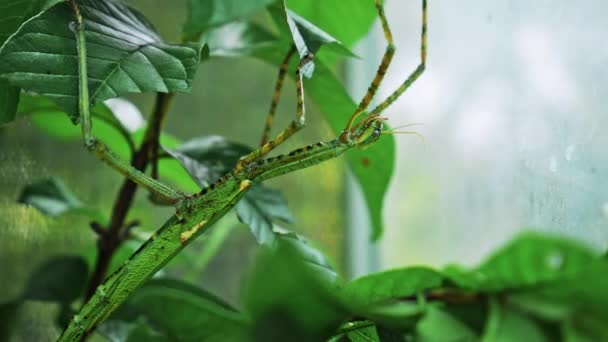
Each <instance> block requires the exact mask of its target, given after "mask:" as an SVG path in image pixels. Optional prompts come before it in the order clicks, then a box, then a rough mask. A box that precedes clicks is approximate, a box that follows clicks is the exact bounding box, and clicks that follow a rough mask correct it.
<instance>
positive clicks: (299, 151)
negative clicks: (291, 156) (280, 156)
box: [296, 147, 304, 153]
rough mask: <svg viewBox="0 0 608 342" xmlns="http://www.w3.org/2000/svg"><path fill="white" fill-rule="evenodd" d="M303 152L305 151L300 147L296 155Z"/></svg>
mask: <svg viewBox="0 0 608 342" xmlns="http://www.w3.org/2000/svg"><path fill="white" fill-rule="evenodd" d="M302 152H304V149H303V148H301V147H300V148H299V149H297V150H296V153H302Z"/></svg>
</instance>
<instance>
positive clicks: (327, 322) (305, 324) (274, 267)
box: [244, 239, 348, 341]
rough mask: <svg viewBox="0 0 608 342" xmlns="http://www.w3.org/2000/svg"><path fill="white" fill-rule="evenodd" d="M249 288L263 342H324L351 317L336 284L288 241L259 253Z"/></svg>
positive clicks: (257, 336)
mask: <svg viewBox="0 0 608 342" xmlns="http://www.w3.org/2000/svg"><path fill="white" fill-rule="evenodd" d="M247 284H248V285H247V287H246V291H245V300H244V303H245V307H246V309H247V312H248V313H249V315H250V317H251V318H252V320H253V325H254V327H253V329H254V330H253V334H254V335H253V336H254V337H255V339H256V340H258V341H322V340H325V339H327V338H329V337H330V336H331V334H332V332H333V331H335V329H336V328H337V327H338V326H339V325H340V322H341V321H342V320H343V319H345V318H346V317H347V314H348V313H347V311H346V309H345V307H344V305H343V304H341V303H340V301H339V299H338V298H337V297H336V296H335V295H334V294H333V293H332V291H331V290H330V287H331V286H332V284H330V283H327V281H326V280H325V278H323V277H322V276H321V275H320V274H319V273H318V272H313V271H312V270H311V268H310V266H309V265H307V264H306V263H304V262H302V259H301V257H300V254H299V252H298V251H297V250H295V249H294V248H293V247H292V246H291V245H290V244H287V243H285V242H284V241H283V240H282V239H277V243H276V244H275V245H274V246H273V248H268V247H266V248H262V249H261V250H260V251H259V254H258V257H257V259H256V263H255V266H254V268H253V270H252V271H251V273H250V278H249V281H248V282H247Z"/></svg>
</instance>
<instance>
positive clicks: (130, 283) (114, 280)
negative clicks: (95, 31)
mask: <svg viewBox="0 0 608 342" xmlns="http://www.w3.org/2000/svg"><path fill="white" fill-rule="evenodd" d="M374 1H375V7H376V9H377V12H378V16H379V18H380V22H381V25H382V29H383V32H384V36H385V38H386V41H387V47H386V50H385V52H384V55H383V57H382V61H381V63H380V66H379V67H378V70H377V72H376V75H375V77H374V79H373V80H372V82H371V84H370V86H369V88H368V90H367V92H366V94H365V96H364V97H363V99H362V100H361V101H360V103H359V105H358V106H357V108H356V110H355V112H354V113H353V114H352V115H351V116H350V119H349V120H348V121H347V123H346V126H345V128H344V131H343V132H342V134H340V135H339V136H338V137H336V138H335V139H334V140H331V141H327V142H319V143H316V144H311V145H308V146H305V147H302V148H298V149H296V150H294V151H291V152H289V153H287V154H283V155H278V156H276V157H272V158H266V156H267V154H268V153H269V152H271V151H272V150H274V149H275V148H276V147H277V146H279V145H280V144H281V143H283V142H284V141H285V140H286V139H288V138H289V137H290V136H291V135H293V134H294V133H296V132H297V131H299V130H300V129H301V128H302V127H303V126H304V124H305V107H304V87H303V80H302V69H303V68H304V67H305V66H306V64H307V63H309V62H310V60H311V59H312V55H306V56H303V57H301V60H300V63H299V65H298V66H297V68H296V78H295V81H296V90H297V101H296V102H297V103H296V117H295V119H294V120H293V121H292V122H291V124H289V125H288V126H287V128H285V129H283V130H282V131H281V132H280V133H279V134H278V135H276V136H275V137H274V138H272V139H270V138H269V133H270V130H271V127H272V121H273V120H272V119H273V117H274V114H275V111H276V108H277V103H278V101H279V98H280V94H281V89H282V85H283V81H284V78H285V75H286V74H287V70H288V64H289V61H290V59H291V58H292V57H293V55H294V54H295V49H294V48H292V49H291V50H290V51H289V52H288V53H287V55H286V56H285V59H284V61H283V64H282V66H281V68H280V71H279V76H278V79H277V82H276V85H275V90H274V94H273V98H272V102H271V106H270V110H269V114H268V119H267V123H266V127H265V129H264V133H263V137H262V143H261V146H260V147H259V148H258V149H256V150H254V151H253V152H251V153H249V154H247V155H246V156H244V157H242V158H241V160H240V161H239V162H238V164H237V165H236V167H235V168H234V169H233V170H232V171H230V172H229V173H228V174H226V175H224V176H223V177H222V178H220V179H219V180H218V181H216V182H215V183H213V184H211V185H209V186H208V187H206V188H204V189H203V190H202V191H200V192H199V193H197V194H194V195H185V194H182V193H180V192H178V191H175V190H173V189H171V188H170V187H168V186H166V185H164V184H162V183H160V182H159V181H157V180H156V179H154V178H152V177H149V176H147V175H146V174H144V173H142V172H140V171H138V170H137V169H135V168H133V167H131V166H130V165H129V164H127V163H125V162H123V161H121V160H120V159H119V158H118V157H116V156H115V155H114V154H113V153H112V152H111V151H110V150H109V149H108V148H107V147H106V146H105V145H104V144H103V143H101V142H100V141H97V140H95V138H94V137H93V136H92V135H91V118H90V113H89V90H88V82H87V80H88V78H87V59H86V42H85V32H84V28H83V18H82V15H81V13H80V10H79V7H78V5H77V3H76V1H75V0H71V5H72V7H73V10H74V17H75V19H76V20H75V22H74V25H73V26H74V32H75V35H76V42H77V48H78V62H79V110H80V115H81V119H82V134H83V139H84V142H85V145H86V147H87V148H88V149H89V150H90V151H91V152H92V153H93V154H95V155H96V156H97V157H98V158H99V159H101V160H102V161H104V162H105V163H106V164H108V165H109V166H110V167H112V168H114V169H116V170H117V171H118V172H120V173H122V174H124V175H125V176H127V177H128V178H129V179H131V180H132V181H134V182H135V183H137V184H138V185H140V186H142V187H144V188H145V189H147V190H148V191H149V192H150V193H151V194H153V195H154V197H155V198H156V199H158V200H162V201H163V202H165V203H168V204H172V205H174V206H175V207H176V214H175V215H173V216H172V217H171V218H169V219H168V221H167V222H166V223H165V224H164V225H163V226H162V227H161V228H160V229H158V231H156V233H154V234H153V235H152V236H151V237H150V238H149V239H148V240H147V241H146V242H145V243H144V244H143V245H142V246H141V247H140V248H139V249H138V250H137V251H136V252H135V253H134V254H133V255H132V256H131V257H130V258H129V259H128V260H127V261H125V262H124V264H123V265H122V266H121V267H120V268H119V269H118V270H117V271H115V272H114V273H113V274H111V275H110V276H109V277H108V278H107V279H106V280H105V282H104V283H103V284H102V285H100V286H99V287H98V288H97V290H96V292H95V294H94V295H93V296H92V297H91V298H90V299H89V300H88V302H86V303H85V305H84V306H83V307H82V308H81V310H80V312H79V313H78V314H77V315H75V316H74V317H73V318H72V320H71V322H70V323H69V325H68V326H67V328H66V329H65V330H64V331H63V334H62V335H61V337H60V338H59V341H78V340H80V339H81V338H83V337H84V336H86V335H88V334H89V333H90V332H91V331H93V330H94V329H95V328H96V327H97V326H98V325H99V324H100V323H101V322H103V321H104V320H105V319H106V318H107V317H108V316H109V315H110V314H111V313H112V312H113V311H114V310H115V309H116V308H117V307H119V306H120V305H121V304H122V303H123V302H124V301H125V300H126V299H127V298H128V296H129V295H130V294H131V293H132V292H133V291H135V290H136V289H137V288H138V287H139V286H141V285H142V284H143V283H144V282H145V281H146V280H148V279H149V278H150V277H152V276H153V275H154V274H155V273H156V272H157V271H158V270H159V269H160V268H161V267H163V266H164V265H165V264H166V263H167V262H168V261H169V260H171V258H173V257H174V256H175V255H176V254H177V253H179V252H180V251H181V250H182V249H183V248H184V247H185V246H186V245H188V244H189V243H190V242H191V241H192V240H193V239H194V238H196V237H197V236H198V235H200V234H201V233H203V232H205V231H207V230H208V229H209V228H210V227H211V226H212V225H213V224H214V223H215V222H216V221H217V220H218V219H220V218H221V217H222V216H223V215H224V214H226V213H227V212H228V211H229V210H230V209H231V208H232V207H233V206H234V205H235V204H236V203H237V202H238V201H239V200H240V199H241V198H242V197H243V195H244V194H245V192H246V191H247V190H248V189H250V188H251V187H252V186H253V185H254V184H257V183H260V182H263V181H265V180H267V179H270V178H274V177H278V176H281V175H284V174H287V173H291V172H294V171H296V170H300V169H303V168H307V167H310V166H313V165H316V164H319V163H321V162H323V161H326V160H329V159H332V158H336V157H338V156H340V155H341V154H343V153H344V152H346V151H348V150H350V149H353V148H365V147H367V146H369V145H371V144H373V143H375V142H376V141H377V140H378V139H380V137H381V136H382V134H391V133H393V131H387V130H385V129H384V121H385V120H386V119H385V118H383V117H381V116H380V115H381V113H382V112H383V111H384V110H385V109H386V108H387V107H389V106H390V105H391V104H392V103H393V102H394V101H396V100H397V98H398V97H399V96H400V95H401V94H403V93H404V92H405V91H406V90H407V89H408V88H409V87H410V86H411V85H412V84H413V83H414V82H415V81H416V80H417V79H418V78H419V77H420V76H421V75H422V73H423V72H424V70H425V65H426V45H427V0H422V33H421V45H420V63H419V65H418V67H417V68H416V69H415V70H414V71H413V72H412V73H411V74H410V75H409V76H408V77H407V79H406V80H405V81H404V82H403V83H402V84H401V86H399V87H398V88H397V89H396V90H395V91H394V92H393V93H392V94H390V95H389V96H388V97H387V98H386V99H384V100H383V101H382V102H380V104H378V105H377V106H376V107H374V108H373V109H371V110H370V111H367V109H368V107H369V105H370V103H371V101H372V100H373V98H374V97H375V95H376V93H377V91H378V88H379V86H380V84H381V83H382V80H383V79H384V76H385V74H386V72H387V70H388V67H389V65H390V64H391V61H392V59H393V56H394V53H395V46H394V44H393V37H392V33H391V30H390V27H389V24H388V21H387V19H386V16H385V12H384V7H383V4H382V1H381V0H374Z"/></svg>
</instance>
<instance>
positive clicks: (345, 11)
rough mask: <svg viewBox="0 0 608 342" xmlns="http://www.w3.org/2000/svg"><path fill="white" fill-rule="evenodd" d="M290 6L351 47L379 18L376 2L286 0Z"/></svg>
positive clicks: (354, 0)
mask: <svg viewBox="0 0 608 342" xmlns="http://www.w3.org/2000/svg"><path fill="white" fill-rule="evenodd" d="M287 7H289V8H290V9H291V10H293V11H294V12H296V13H297V14H299V15H300V16H302V17H304V18H306V20H308V21H310V22H311V23H312V24H314V25H315V26H317V27H319V28H321V29H322V30H324V31H326V32H331V34H332V36H334V37H336V38H337V39H338V40H339V41H341V42H342V43H343V44H345V45H346V46H348V47H351V46H353V44H354V43H355V42H357V41H358V40H359V39H361V38H363V37H364V36H365V35H366V34H367V32H369V29H370V27H371V25H372V23H373V22H374V20H375V19H376V17H377V11H376V8H375V7H374V2H373V1H361V0H306V1H302V0H287Z"/></svg>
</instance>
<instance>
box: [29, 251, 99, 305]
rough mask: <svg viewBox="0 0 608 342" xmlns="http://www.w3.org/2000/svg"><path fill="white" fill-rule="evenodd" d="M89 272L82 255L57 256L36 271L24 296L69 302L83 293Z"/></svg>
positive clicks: (32, 298) (33, 298)
mask: <svg viewBox="0 0 608 342" xmlns="http://www.w3.org/2000/svg"><path fill="white" fill-rule="evenodd" d="M87 274H88V270H87V264H86V262H85V261H84V259H82V258H81V257H76V256H61V257H55V258H53V259H50V260H48V261H47V262H46V263H44V264H43V265H42V266H40V267H39V268H38V269H37V270H36V271H34V273H33V274H32V275H31V276H30V280H29V281H28V285H27V287H26V289H25V291H24V293H23V295H22V298H23V299H31V300H42V301H55V302H64V303H69V302H71V301H73V300H75V299H76V298H78V297H79V296H80V295H81V294H82V291H83V290H84V285H85V284H86V281H87Z"/></svg>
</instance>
